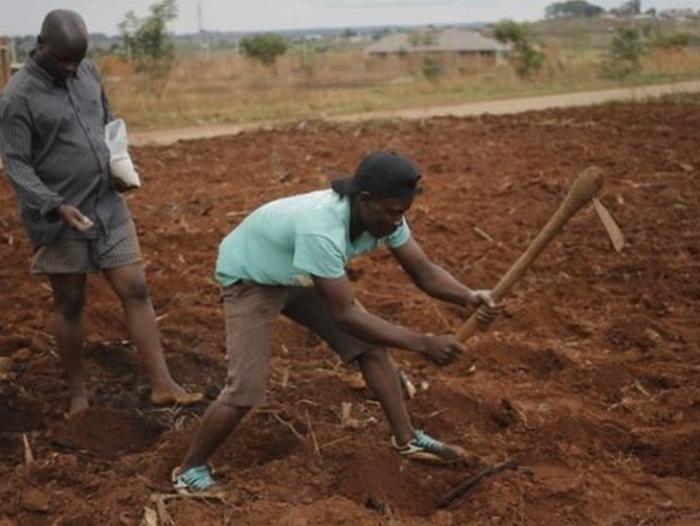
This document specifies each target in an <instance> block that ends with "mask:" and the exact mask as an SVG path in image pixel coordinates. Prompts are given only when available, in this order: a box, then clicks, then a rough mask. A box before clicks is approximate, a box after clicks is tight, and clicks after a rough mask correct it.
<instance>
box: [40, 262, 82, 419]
mask: <svg viewBox="0 0 700 526" xmlns="http://www.w3.org/2000/svg"><path fill="white" fill-rule="evenodd" d="M49 279H50V281H51V288H52V290H53V303H54V309H53V331H54V335H55V336H56V342H57V343H58V354H59V356H60V357H61V362H62V363H63V367H64V368H65V371H66V376H67V378H68V392H69V394H70V410H69V414H73V413H76V412H78V411H80V410H82V409H86V408H87V407H88V398H87V391H86V388H85V371H84V367H83V307H84V306H85V284H86V281H87V280H86V276H85V274H50V275H49Z"/></svg>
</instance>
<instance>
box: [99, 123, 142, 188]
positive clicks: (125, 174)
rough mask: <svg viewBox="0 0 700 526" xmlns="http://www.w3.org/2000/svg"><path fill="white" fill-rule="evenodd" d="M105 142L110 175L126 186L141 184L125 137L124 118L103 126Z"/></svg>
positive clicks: (135, 186) (133, 186)
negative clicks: (107, 149)
mask: <svg viewBox="0 0 700 526" xmlns="http://www.w3.org/2000/svg"><path fill="white" fill-rule="evenodd" d="M105 143H106V144H107V148H109V154H110V155H109V169H110V171H111V172H112V177H114V178H116V179H118V180H119V181H121V182H122V183H124V184H125V185H126V186H127V187H128V188H138V187H139V186H141V179H139V174H138V173H137V172H136V168H134V163H133V162H131V156H130V155H129V141H128V139H127V137H126V123H125V122H124V119H115V120H113V121H111V122H108V123H107V125H106V126H105Z"/></svg>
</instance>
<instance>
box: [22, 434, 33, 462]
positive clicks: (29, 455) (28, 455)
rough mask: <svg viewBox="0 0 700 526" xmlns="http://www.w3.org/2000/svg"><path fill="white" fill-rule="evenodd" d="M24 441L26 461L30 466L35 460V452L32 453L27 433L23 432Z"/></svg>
mask: <svg viewBox="0 0 700 526" xmlns="http://www.w3.org/2000/svg"><path fill="white" fill-rule="evenodd" d="M22 442H23V443H24V463H25V464H27V466H28V465H29V464H31V463H32V462H34V453H32V447H31V446H30V445H29V439H28V438H27V434H26V433H22Z"/></svg>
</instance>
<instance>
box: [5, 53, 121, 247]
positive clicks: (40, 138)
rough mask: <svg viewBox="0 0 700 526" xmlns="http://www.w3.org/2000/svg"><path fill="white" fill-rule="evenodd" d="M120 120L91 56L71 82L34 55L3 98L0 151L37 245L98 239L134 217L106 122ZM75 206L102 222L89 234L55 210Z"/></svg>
mask: <svg viewBox="0 0 700 526" xmlns="http://www.w3.org/2000/svg"><path fill="white" fill-rule="evenodd" d="M110 120H112V114H111V111H110V109H109V104H108V103H107V99H106V97H105V95H104V92H103V90H102V85H101V83H100V78H99V76H98V74H97V72H96V70H95V68H94V66H93V65H92V64H90V63H89V62H88V61H87V60H83V61H82V62H81V63H80V67H79V68H78V71H77V73H76V75H75V76H71V77H69V78H68V79H67V80H66V81H65V82H63V81H60V80H57V79H55V78H54V77H52V76H50V75H49V74H48V73H47V72H46V71H45V70H44V69H42V68H41V67H40V66H39V65H38V64H37V63H36V62H35V61H34V60H33V59H32V58H31V57H29V58H27V62H26V66H25V68H23V69H22V70H20V71H18V72H17V73H16V74H15V75H14V76H13V77H12V78H11V79H10V82H9V83H8V85H7V86H6V88H5V91H4V93H3V95H2V97H1V98H0V152H1V153H2V154H3V163H4V165H5V172H6V173H7V175H8V177H9V179H10V182H11V183H12V186H13V187H14V189H15V191H16V193H17V198H18V201H19V208H20V214H21V217H22V223H23V224H24V227H25V229H26V230H27V233H28V234H29V238H30V239H31V241H32V243H33V244H34V245H35V246H41V245H45V244H47V243H50V242H51V241H53V240H54V239H63V238H67V239H95V238H98V237H101V236H102V235H103V234H104V232H105V231H109V230H111V229H113V228H115V227H117V226H120V225H121V224H123V223H124V222H126V221H127V220H128V219H129V217H130V216H129V210H128V208H127V206H126V203H125V201H124V199H123V198H122V196H121V195H120V194H119V193H118V192H117V191H116V190H115V189H114V187H113V185H112V181H111V177H110V173H109V150H108V149H107V146H106V145H105V143H104V126H105V123H107V122H109V121H110ZM63 203H66V204H71V205H73V206H75V207H76V208H77V209H78V210H80V211H81V212H82V213H83V214H84V215H86V216H88V217H89V218H90V219H92V220H93V222H94V223H95V225H94V226H93V227H92V228H91V229H90V230H89V231H88V232H86V233H81V232H79V231H77V230H75V229H73V228H71V227H69V226H68V225H66V224H65V223H64V222H63V221H61V220H60V219H59V217H58V215H57V214H56V213H55V209H56V208H57V207H58V206H59V205H61V204H63Z"/></svg>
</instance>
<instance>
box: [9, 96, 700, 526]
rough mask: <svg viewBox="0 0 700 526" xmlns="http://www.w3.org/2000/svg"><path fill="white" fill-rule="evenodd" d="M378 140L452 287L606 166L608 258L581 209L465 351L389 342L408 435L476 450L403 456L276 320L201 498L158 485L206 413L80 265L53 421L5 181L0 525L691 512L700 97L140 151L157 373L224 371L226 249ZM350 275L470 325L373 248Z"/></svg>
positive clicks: (637, 522)
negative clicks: (78, 317)
mask: <svg viewBox="0 0 700 526" xmlns="http://www.w3.org/2000/svg"><path fill="white" fill-rule="evenodd" d="M377 148H391V149H396V150H398V151H401V152H405V153H407V154H409V155H410V156H412V157H413V158H414V159H415V160H416V161H417V162H418V163H419V165H420V166H421V167H422V168H423V169H424V172H425V174H426V175H425V187H426V191H425V193H424V195H423V196H421V197H420V198H419V200H418V201H417V203H416V204H415V205H414V207H413V209H412V210H411V211H410V213H409V219H410V222H411V224H412V228H413V231H414V234H415V236H416V238H417V239H418V240H419V241H420V243H421V244H422V246H423V247H424V249H425V250H426V252H427V253H428V254H429V255H430V256H431V257H432V258H433V259H434V260H435V261H437V262H439V263H440V264H441V265H443V266H445V267H446V268H448V269H449V270H450V271H451V272H452V273H454V275H456V276H457V277H458V278H459V279H461V280H463V281H464V282H465V283H467V284H469V285H470V286H473V287H479V288H487V287H491V286H493V285H494V284H495V283H496V282H497V280H498V278H499V277H500V276H501V275H502V273H503V272H504V271H505V270H506V269H507V268H508V267H509V266H510V264H511V263H512V262H513V261H514V260H515V259H516V258H517V257H518V255H519V254H520V253H521V251H522V250H523V249H524V248H525V247H526V246H527V244H528V242H529V240H530V239H532V238H533V237H534V235H535V234H536V233H537V232H538V230H539V228H540V227H541V226H542V225H544V223H545V222H546V221H547V219H548V218H549V217H550V216H551V214H552V213H553V211H554V210H555V209H556V208H557V206H558V204H559V203H560V201H561V200H562V198H563V196H564V195H565V193H566V191H567V188H568V185H569V184H570V182H571V181H572V180H573V178H574V177H575V175H576V174H577V173H578V172H579V171H580V170H582V169H584V168H586V167H588V166H590V165H597V166H599V167H601V168H602V169H603V172H604V174H605V178H606V183H605V187H604V189H603V191H602V193H601V199H602V201H603V203H604V204H605V205H606V206H607V207H608V208H609V209H610V211H611V212H612V214H613V215H614V217H615V218H616V220H617V221H618V223H619V224H620V226H621V227H622V229H623V231H624V233H625V236H626V238H627V246H626V247H625V248H624V249H623V251H622V252H621V253H617V252H615V251H614V250H613V249H612V247H611V245H610V242H609V240H608V238H607V236H606V233H605V230H604V229H603V227H602V225H601V223H600V221H599V220H598V218H597V216H596V214H595V211H594V210H593V208H592V207H588V208H586V209H584V210H583V211H582V212H581V213H579V215H578V216H577V217H575V218H574V219H573V220H572V221H571V222H570V223H569V224H568V225H567V227H566V229H565V230H564V232H563V233H562V234H561V235H560V236H559V237H558V238H557V239H555V240H554V241H553V242H552V244H551V245H550V247H549V248H548V249H547V251H546V252H545V253H544V254H543V255H542V256H541V258H540V259H539V260H538V261H537V263H536V264H535V265H534V266H533V267H532V268H531V269H530V271H529V272H528V274H527V275H526V277H525V278H524V279H523V280H522V281H521V282H520V283H519V284H518V285H517V286H516V287H515V289H514V291H513V293H512V295H511V296H510V297H509V300H508V303H507V314H506V315H505V316H504V318H503V319H502V320H500V321H499V322H497V323H496V324H495V325H494V326H493V327H492V329H491V330H490V331H489V332H487V333H481V334H479V335H477V336H476V337H474V338H473V339H472V340H471V341H470V346H469V347H470V352H469V355H468V356H466V357H464V358H463V359H462V360H461V361H459V362H458V363H456V364H454V365H452V366H449V367H446V368H439V367H437V366H434V365H431V364H428V363H426V362H425V361H423V360H422V359H421V358H420V357H414V356H411V355H410V353H407V352H401V351H397V352H395V357H396V359H397V361H398V362H399V363H400V364H401V366H402V367H403V368H404V369H405V370H406V371H407V372H408V373H409V375H410V376H411V378H412V379H413V381H414V383H416V385H418V386H419V388H420V389H419V393H418V395H417V397H415V398H414V399H413V400H411V401H410V402H409V405H410V409H411V411H412V414H413V416H414V419H415V423H416V425H417V426H420V427H422V428H424V429H426V430H427V431H428V432H430V433H431V434H434V435H436V436H439V437H440V438H442V439H445V440H450V441H455V442H458V443H460V444H462V445H463V446H464V447H465V448H466V449H467V451H468V452H469V456H468V461H467V462H466V463H465V464H464V465H460V466H457V467H448V468H445V467H434V466H426V465H422V464H416V463H409V462H406V461H403V460H402V459H401V458H399V457H398V456H397V455H396V454H394V453H393V452H392V451H391V448H390V446H389V428H388V426H387V424H386V422H385V420H384V418H383V416H382V413H381V411H380V409H379V407H378V405H377V403H376V401H374V400H373V398H372V396H371V393H369V392H367V391H366V390H365V389H364V388H363V387H362V385H361V384H359V385H358V382H357V377H356V372H355V371H354V370H351V369H345V368H344V367H342V366H340V365H339V364H338V362H337V360H336V359H335V357H334V355H333V354H332V353H331V352H329V351H328V350H327V349H326V348H325V346H324V344H322V343H321V342H320V341H319V340H318V339H316V338H315V337H313V336H311V335H309V334H307V333H306V332H305V331H304V330H303V329H301V328H299V327H296V326H294V325H293V324H292V323H290V322H287V321H284V320H280V322H279V325H278V330H277V334H276V356H275V359H274V363H273V366H274V371H273V375H272V378H271V382H270V386H269V388H270V401H269V405H267V406H265V407H263V408H260V409H259V410H258V411H256V412H255V413H254V414H252V415H251V416H250V417H249V418H248V419H247V420H245V421H244V423H243V424H242V426H241V427H240V428H239V430H238V431H237V432H236V433H235V435H233V436H232V437H231V438H230V439H229V441H228V442H227V443H226V444H225V446H224V447H223V448H222V449H221V451H220V452H219V453H218V454H217V455H216V456H215V458H214V462H213V463H214V466H215V468H216V469H217V471H218V479H219V480H220V482H221V490H222V492H221V494H220V495H219V498H214V499H209V500H199V499H168V498H161V497H159V495H160V494H161V493H163V492H167V491H168V478H169V473H170V470H171V469H172V468H173V467H174V466H175V465H176V464H177V462H178V461H179V460H180V459H181V457H182V455H183V453H184V450H185V448H186V447H187V444H188V442H189V439H190V437H191V436H192V433H193V431H194V430H195V429H196V427H197V425H198V421H199V417H200V416H201V414H202V412H203V410H204V408H205V405H204V404H203V405H201V406H199V407H195V408H191V409H187V410H185V409H179V408H178V409H157V408H153V407H151V406H150V405H149V404H148V389H147V382H146V378H145V376H144V372H143V369H142V367H141V365H140V361H139V358H138V354H137V352H136V350H135V349H134V348H133V347H132V345H131V344H130V343H129V342H128V340H127V339H126V338H127V334H126V331H125V328H124V326H123V321H122V317H121V310H120V307H119V305H118V302H117V300H116V298H115V297H114V296H113V294H112V293H111V292H110V290H109V289H108V287H107V286H106V284H105V282H104V281H103V280H102V279H101V278H99V277H93V278H91V281H90V289H89V297H88V302H89V306H88V308H87V310H86V313H85V319H86V335H87V347H86V355H87V366H88V369H89V387H90V391H91V396H92V402H93V405H92V408H91V409H90V410H88V411H87V412H84V413H82V414H79V415H77V416H75V417H73V418H71V419H66V418H65V416H64V412H65V410H66V408H67V399H66V392H65V383H64V381H63V379H62V376H61V370H60V367H59V362H58V359H57V357H56V352H55V342H54V340H53V338H52V337H51V334H50V327H51V307H50V302H51V294H50V290H49V288H48V285H47V284H46V283H45V282H44V281H42V280H41V279H38V278H34V277H31V276H30V275H29V274H28V270H27V269H28V263H29V259H30V256H31V248H30V246H29V244H28V242H27V240H26V238H25V236H24V233H23V231H22V230H21V226H20V224H19V221H18V217H17V213H16V207H15V201H14V194H13V192H12V191H11V189H10V187H9V184H8V183H7V180H6V179H4V178H3V182H2V183H0V205H1V206H0V225H2V229H1V230H0V261H2V265H1V266H0V326H1V332H0V375H1V378H2V379H1V380H0V524H2V526H9V525H22V526H25V525H26V526H31V525H40V524H41V525H43V524H58V525H93V524H106V525H112V524H114V525H126V526H128V525H137V524H140V523H141V521H142V520H143V519H144V517H149V518H152V516H154V515H155V516H157V517H158V518H159V519H160V524H177V525H195V524H196V525H200V524H240V525H268V524H289V525H295V526H297V525H298V526H301V525H328V524H352V525H378V524H402V525H403V524H406V525H428V524H436V525H444V526H447V525H462V524H503V525H523V524H532V525H540V524H561V525H581V526H584V525H586V526H588V525H616V526H618V525H619V526H623V525H625V526H626V525H634V526H641V525H644V526H658V525H674V526H690V525H692V524H700V348H699V345H698V344H699V342H700V324H699V323H698V322H699V321H700V282H699V278H700V262H699V261H698V256H699V255H700V214H699V211H700V206H698V204H697V200H698V197H700V175H699V174H700V97H684V98H680V99H676V100H673V101H672V100H666V101H659V102H649V103H643V104H614V105H605V106H599V107H590V108H582V109H575V110H552V111H546V112H536V113H535V112H532V113H526V114H521V115H517V116H506V117H494V116H484V117H480V118H468V119H461V118H460V119H458V118H438V119H431V120H425V121H417V122H396V121H394V122H371V123H363V124H346V125H340V124H325V123H321V122H305V123H299V124H298V125H295V126H292V127H288V128H284V129H278V130H269V131H256V132H247V133H243V134H240V135H237V136H231V137H224V138H218V139H210V140H201V141H190V142H181V143H178V144H176V145H174V146H170V147H145V148H140V149H136V150H135V151H134V154H135V157H136V160H137V161H138V164H139V166H140V171H141V175H142V177H143V179H144V182H145V185H144V187H143V188H142V189H141V190H139V191H138V192H135V193H133V194H130V195H129V196H128V201H129V204H130V207H131V210H132V212H133V214H134V216H135V218H136V222H137V225H138V228H139V233H140V241H141V245H142V250H143V254H144V260H145V264H146V269H147V273H148V279H149V284H150V286H151V292H152V297H153V301H154V304H155V307H156V310H157V314H158V317H159V323H160V328H161V331H162V334H163V340H164V344H165V347H166V352H167V358H168V361H169V363H170V365H171V368H172V370H173V373H174V375H175V376H176V377H177V378H178V379H179V380H180V381H181V382H182V383H184V384H185V385H187V386H188V387H190V388H191V389H196V390H201V391H203V392H206V393H207V394H208V395H209V397H210V398H211V397H214V396H216V393H217V391H218V389H219V388H220V387H221V385H222V383H223V379H224V376H225V361H224V329H223V318H222V311H221V305H220V301H219V289H218V287H217V285H216V283H215V281H214V280H213V268H214V262H215V258H216V252H217V246H218V243H219V242H220V240H221V238H222V237H223V236H224V235H225V234H226V233H227V232H228V231H229V230H230V229H231V228H233V227H234V226H235V225H236V224H237V223H238V222H239V221H240V220H241V219H242V218H243V217H244V216H245V214H246V213H247V212H248V211H251V210H253V209H254V208H255V207H257V206H258V205H260V204H262V203H264V202H266V201H268V200H270V199H274V198H277V197H280V196H285V195H290V194H294V193H299V192H304V191H308V190H313V189H318V188H324V187H327V186H328V184H329V181H330V179H331V178H332V177H334V176H336V175H337V174H339V173H342V172H347V171H349V170H351V169H352V167H353V166H354V164H355V163H356V161H357V159H358V158H359V156H360V155H361V154H362V153H363V152H365V151H369V150H373V149H377ZM350 276H351V278H352V279H353V281H354V282H355V286H356V288H357V293H358V297H359V298H360V299H361V301H362V302H363V303H364V304H365V305H366V306H367V308H369V309H370V310H371V311H373V312H375V313H377V314H379V315H381V316H383V317H385V318H387V319H389V320H392V321H395V322H397V323H400V324H403V325H405V326H408V327H412V328H414V329H417V330H421V331H426V332H432V333H439V332H447V331H451V330H455V329H456V328H457V327H458V326H459V324H460V322H461V321H462V320H463V319H464V316H465V313H464V312H462V311H460V309H458V308H455V307H452V306H448V305H444V304H441V303H439V302H435V301H433V300H431V299H429V298H427V297H426V296H424V295H423V294H422V293H420V292H419V291H418V290H417V289H415V288H414V287H413V286H412V285H411V284H410V283H409V282H408V281H407V279H406V277H405V276H404V275H403V274H402V272H401V271H400V269H399V268H398V265H397V264H396V263H395V262H394V261H393V260H392V258H391V256H390V255H389V254H388V253H376V254H374V255H371V256H369V257H367V258H365V259H361V260H358V261H356V262H354V263H353V265H352V268H351V269H350ZM348 404H349V405H348ZM343 407H345V416H346V417H347V416H349V417H350V418H342V417H343ZM348 408H349V410H350V412H349V414H348V412H347V411H348ZM25 442H26V445H27V446H28V447H27V446H25ZM29 450H31V453H32V455H33V462H27V459H26V454H27V452H28V451H29ZM508 458H514V459H516V460H517V462H518V464H519V466H520V469H518V470H517V471H505V472H502V473H500V474H498V475H494V476H493V477H490V478H488V479H486V480H484V481H482V483H481V484H480V485H478V486H477V487H476V488H474V489H473V490H472V491H471V492H470V493H468V494H467V495H465V496H464V497H462V498H461V499H459V500H457V501H456V502H454V503H453V504H452V505H451V506H450V507H448V508H445V509H439V508H438V507H437V503H438V502H439V501H440V498H441V497H442V496H443V495H444V494H446V493H447V492H448V491H449V490H450V489H451V488H452V487H453V486H455V485H456V484H458V483H459V482H461V481H462V480H464V479H466V478H468V477H470V476H472V475H474V474H476V473H477V472H479V471H480V470H481V469H483V468H484V467H486V466H488V465H491V464H494V463H497V462H501V461H504V460H506V459H508ZM146 508H148V509H146ZM168 518H170V519H171V521H169V520H168ZM146 524H149V525H150V524H153V522H152V520H151V522H148V521H146Z"/></svg>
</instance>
